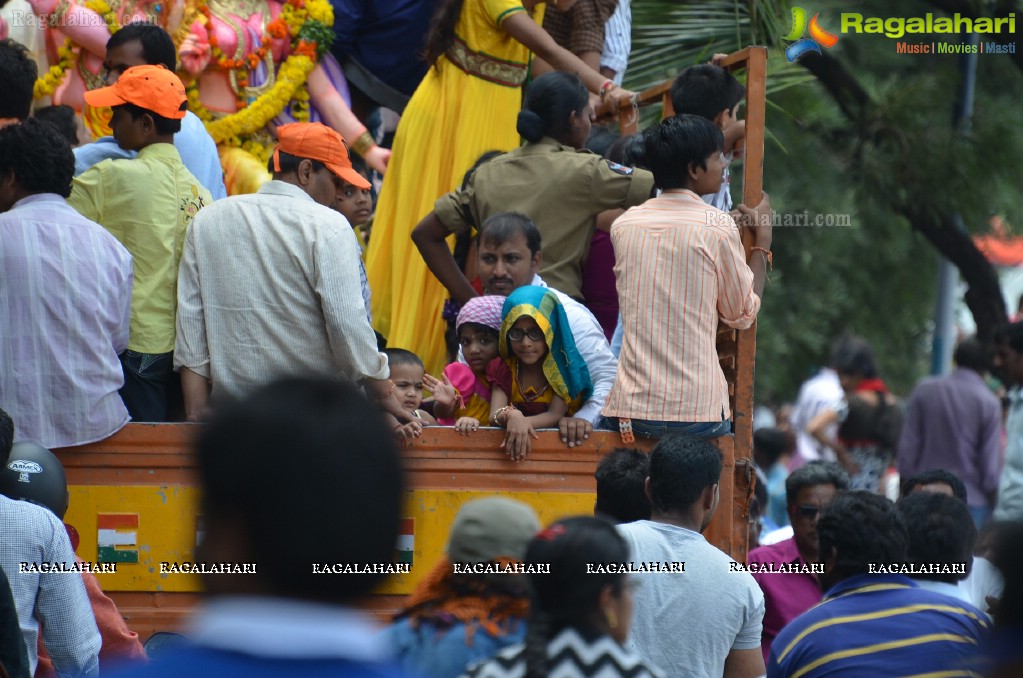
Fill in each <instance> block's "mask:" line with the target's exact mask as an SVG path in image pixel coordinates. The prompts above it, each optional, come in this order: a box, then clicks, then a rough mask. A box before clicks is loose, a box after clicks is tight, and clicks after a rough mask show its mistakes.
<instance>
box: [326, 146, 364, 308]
mask: <svg viewBox="0 0 1023 678" xmlns="http://www.w3.org/2000/svg"><path fill="white" fill-rule="evenodd" d="M352 169H355V170H356V171H358V172H359V174H361V175H362V176H363V177H365V176H366V173H365V172H364V171H362V170H359V169H358V168H357V167H356V165H355V164H354V163H352ZM367 181H369V179H367ZM334 209H336V210H337V211H338V212H340V213H341V215H342V216H343V217H344V218H345V219H347V220H348V223H349V224H351V226H352V231H354V232H355V238H356V240H358V241H359V248H360V250H361V251H362V259H361V260H360V262H359V267H360V270H359V276H360V283H361V285H362V300H363V302H364V303H365V304H366V317H367V318H369V321H370V323H372V322H373V310H372V306H371V304H372V296H371V293H370V289H369V280H368V279H367V278H366V236H365V232H364V230H363V227H364V226H365V225H366V223H367V222H368V221H369V219H370V217H372V216H373V193H372V191H371V189H369V188H362V187H361V186H356V185H355V184H353V183H351V182H350V181H345V180H344V179H342V180H341V185H340V186H339V187H338V189H337V205H336V206H335V207H334Z"/></svg>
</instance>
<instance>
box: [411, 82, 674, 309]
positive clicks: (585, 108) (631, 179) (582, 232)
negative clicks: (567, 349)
mask: <svg viewBox="0 0 1023 678" xmlns="http://www.w3.org/2000/svg"><path fill="white" fill-rule="evenodd" d="M516 129H517V130H518V132H519V134H521V135H522V137H523V138H524V139H525V140H526V142H527V143H526V144H525V145H523V146H521V147H519V148H517V149H515V150H513V151H509V152H508V153H504V154H502V155H499V156H497V157H496V158H494V159H492V160H490V161H489V162H487V163H485V164H483V165H480V166H479V167H478V168H477V169H476V171H475V173H474V174H473V176H472V177H470V178H469V180H468V181H467V182H466V183H465V185H464V186H463V188H462V189H460V190H457V191H453V192H451V193H448V194H447V195H444V196H442V197H441V198H439V199H438V200H437V202H436V204H435V206H434V211H433V212H431V213H430V214H428V215H427V216H426V217H425V218H424V219H423V220H422V221H421V222H420V223H419V225H418V226H416V228H415V230H414V231H413V232H412V239H413V240H414V241H415V243H416V246H417V247H418V248H419V251H420V253H421V254H422V255H423V259H424V260H425V261H426V264H427V266H429V268H430V270H431V271H432V272H433V274H434V275H435V276H437V279H438V280H440V282H441V283H442V284H443V285H444V286H445V287H446V288H447V289H448V291H449V292H450V293H451V297H452V299H453V300H454V301H455V302H456V303H458V304H463V303H465V302H466V301H467V300H469V299H470V298H472V297H474V296H476V291H475V290H474V289H473V287H472V286H471V285H470V284H469V281H468V280H467V279H466V277H465V275H463V273H462V271H461V270H460V269H459V268H458V265H457V264H456V263H455V260H454V258H453V257H452V255H451V251H450V249H449V248H448V246H447V243H446V242H445V239H446V238H447V237H448V236H450V235H451V234H453V233H455V234H457V233H461V232H463V231H465V230H466V229H468V228H472V227H478V226H479V224H481V223H483V221H485V220H486V219H487V218H488V217H490V216H492V215H494V214H498V213H501V212H522V213H524V214H526V215H527V216H529V217H530V218H532V220H533V221H534V222H535V223H536V225H537V228H539V230H540V233H541V235H542V238H543V261H542V265H541V269H540V274H541V275H542V276H543V278H544V280H545V281H546V282H547V284H548V285H550V286H551V287H552V288H554V289H556V290H559V291H561V292H564V293H565V294H567V295H569V296H571V297H573V298H575V299H577V300H582V293H581V291H580V288H581V283H582V276H581V273H580V270H581V266H582V263H583V261H584V260H585V258H586V254H587V250H588V248H589V243H590V240H591V239H592V237H593V229H594V221H595V217H596V216H597V214H599V213H600V212H603V211H606V210H613V209H627V208H629V207H632V206H634V205H638V204H640V203H642V202H644V201H645V200H646V199H647V198H649V197H650V195H651V192H652V191H653V187H654V180H653V176H652V175H651V174H650V173H649V172H646V171H645V170H638V169H637V170H633V169H631V168H628V167H622V166H620V165H617V164H615V163H613V162H609V161H607V160H604V159H603V158H601V157H600V156H599V155H595V154H593V153H590V152H589V151H586V150H581V149H582V148H583V147H584V145H585V144H586V139H587V137H588V136H589V133H590V107H589V97H588V94H587V91H586V87H585V86H584V85H583V83H582V81H581V80H580V79H579V78H578V77H577V76H575V75H572V74H569V73H562V72H552V73H547V74H545V75H543V76H541V77H539V78H537V79H536V81H534V82H533V84H532V85H531V86H530V87H529V90H528V92H527V93H526V100H525V103H524V104H523V110H522V111H521V112H520V113H519V116H518V122H517V125H516Z"/></svg>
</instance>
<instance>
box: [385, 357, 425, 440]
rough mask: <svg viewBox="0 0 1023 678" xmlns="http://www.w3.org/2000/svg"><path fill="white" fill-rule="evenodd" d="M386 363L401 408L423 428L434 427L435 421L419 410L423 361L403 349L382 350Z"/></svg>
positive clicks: (423, 377) (421, 397) (423, 376)
mask: <svg viewBox="0 0 1023 678" xmlns="http://www.w3.org/2000/svg"><path fill="white" fill-rule="evenodd" d="M384 353H385V354H387V363H388V365H389V366H390V368H391V381H392V382H394V395H395V397H397V398H398V401H399V402H401V406H402V407H404V408H405V409H406V410H408V411H409V412H411V413H412V414H413V415H414V416H415V417H417V418H418V419H422V420H423V425H424V426H435V425H436V424H437V420H436V419H434V418H433V415H431V414H430V413H429V412H424V411H423V410H421V409H419V406H420V405H421V404H422V403H423V381H424V379H425V377H426V367H425V366H424V365H423V361H422V360H421V359H420V358H419V356H417V355H416V354H415V353H413V352H412V351H406V350H405V349H403V348H388V349H384Z"/></svg>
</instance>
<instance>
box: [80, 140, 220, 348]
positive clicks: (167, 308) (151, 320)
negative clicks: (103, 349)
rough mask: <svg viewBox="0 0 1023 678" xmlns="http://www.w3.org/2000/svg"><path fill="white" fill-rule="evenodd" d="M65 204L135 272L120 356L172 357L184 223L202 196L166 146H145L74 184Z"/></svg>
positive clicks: (206, 195) (207, 199)
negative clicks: (100, 230) (96, 227)
mask: <svg viewBox="0 0 1023 678" xmlns="http://www.w3.org/2000/svg"><path fill="white" fill-rule="evenodd" d="M68 202H69V203H70V204H71V206H72V207H74V208H75V209H76V210H78V211H79V212H80V213H81V214H83V215H84V216H86V217H88V218H89V219H92V220H93V221H95V222H96V223H98V224H100V225H101V226H103V227H104V228H105V229H107V230H108V231H110V233H111V234H113V236H114V237H115V238H117V239H118V240H119V241H120V242H121V243H122V244H123V245H124V246H125V247H126V248H127V249H128V251H129V252H131V255H132V260H133V262H134V265H135V285H134V288H133V290H132V302H131V308H132V319H131V337H130V338H129V342H128V348H129V349H131V350H132V351H137V352H139V353H147V354H160V353H169V352H170V351H172V350H174V311H175V306H176V299H175V293H174V289H175V285H176V282H177V278H178V263H179V262H180V260H181V247H182V243H184V240H185V229H186V228H187V227H188V223H189V222H190V221H191V220H192V218H193V217H194V216H195V215H196V213H198V212H199V210H201V209H202V208H203V207H204V206H205V205H209V204H210V203H211V202H213V198H212V197H211V196H210V192H209V191H207V190H206V189H205V188H203V186H202V184H200V183H199V180H198V179H196V178H195V177H194V176H192V174H191V172H189V171H188V170H187V169H186V168H185V165H184V164H183V163H182V162H181V156H180V155H179V154H178V152H177V150H176V149H175V148H174V147H173V146H172V145H171V144H164V143H156V144H151V145H149V146H146V147H145V148H143V149H142V150H141V151H139V155H138V157H137V158H135V159H134V160H104V161H103V162H101V163H99V164H98V165H96V166H95V167H93V168H91V169H90V170H88V171H86V172H84V173H83V174H81V175H79V176H78V177H76V178H75V180H74V184H73V185H72V188H71V197H69V198H68Z"/></svg>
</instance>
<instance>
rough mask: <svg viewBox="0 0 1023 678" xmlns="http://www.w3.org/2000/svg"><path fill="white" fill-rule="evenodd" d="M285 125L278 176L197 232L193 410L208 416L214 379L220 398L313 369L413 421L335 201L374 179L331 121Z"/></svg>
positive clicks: (179, 357)
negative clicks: (357, 165)
mask: <svg viewBox="0 0 1023 678" xmlns="http://www.w3.org/2000/svg"><path fill="white" fill-rule="evenodd" d="M277 134H278V145H277V147H276V148H275V150H274V153H273V158H272V159H271V160H270V168H271V169H272V170H273V173H274V174H273V176H274V178H273V181H270V182H268V183H266V184H263V186H262V187H260V189H259V191H258V192H257V193H254V194H251V195H239V196H233V197H231V198H226V199H224V200H218V201H216V202H214V203H213V204H212V205H209V206H208V207H207V208H205V209H204V210H203V211H201V212H199V214H198V215H196V219H197V220H193V221H192V223H191V225H190V226H189V228H188V233H187V234H186V236H185V244H184V251H183V253H182V256H181V269H180V273H179V276H178V313H177V341H176V344H175V351H174V368H175V369H176V370H179V371H180V373H181V384H182V388H183V390H184V395H185V411H186V414H187V415H188V418H189V420H191V421H195V420H198V419H200V418H201V417H202V415H203V413H204V411H205V410H206V406H207V400H208V398H209V395H210V394H209V389H210V384H211V383H212V388H213V391H212V396H213V397H214V398H218V397H220V396H233V397H242V396H245V395H247V394H249V393H251V392H252V391H254V390H256V389H257V388H259V387H260V386H262V385H264V384H267V383H269V382H271V381H273V380H275V379H278V378H281V377H283V376H286V375H296V374H298V375H301V374H308V375H322V376H326V377H330V378H334V379H343V380H347V381H353V382H360V383H362V384H363V385H365V386H366V387H367V390H368V391H369V392H370V394H371V396H372V397H374V398H375V399H376V400H377V401H378V402H379V403H380V404H381V405H382V406H383V407H384V408H385V409H386V410H387V411H388V412H390V413H391V414H393V415H394V416H395V417H396V418H397V419H399V420H401V421H409V420H411V418H412V415H411V414H410V413H407V412H405V410H403V409H402V407H401V404H400V403H399V402H398V400H397V399H396V398H395V397H394V395H393V391H394V385H393V384H392V383H390V382H389V380H388V376H389V374H390V370H389V369H388V365H387V356H386V355H384V354H383V353H380V352H379V351H378V350H377V343H376V336H375V335H374V334H373V328H372V327H370V325H369V321H368V319H367V318H366V306H365V303H364V302H363V298H362V291H361V284H360V275H359V271H360V267H359V262H360V256H359V243H358V241H357V240H356V238H355V234H354V232H353V231H352V228H351V226H350V225H349V224H348V222H347V221H346V220H345V218H344V217H343V216H341V214H340V213H338V212H337V211H336V210H334V209H333V206H334V204H335V203H336V201H337V191H338V189H339V187H340V186H342V185H343V182H348V183H350V184H353V185H355V186H357V187H359V188H369V182H367V181H366V180H365V179H364V178H363V177H362V175H360V174H359V173H358V172H356V171H355V170H354V169H352V163H351V160H350V159H349V157H348V151H347V149H346V148H345V145H344V142H343V140H342V138H341V136H340V135H339V134H338V133H337V132H335V131H333V130H332V129H330V128H329V127H326V126H325V125H322V124H320V123H292V124H289V125H282V126H280V127H278V128H277ZM206 210H211V211H210V214H209V215H205V212H206Z"/></svg>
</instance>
